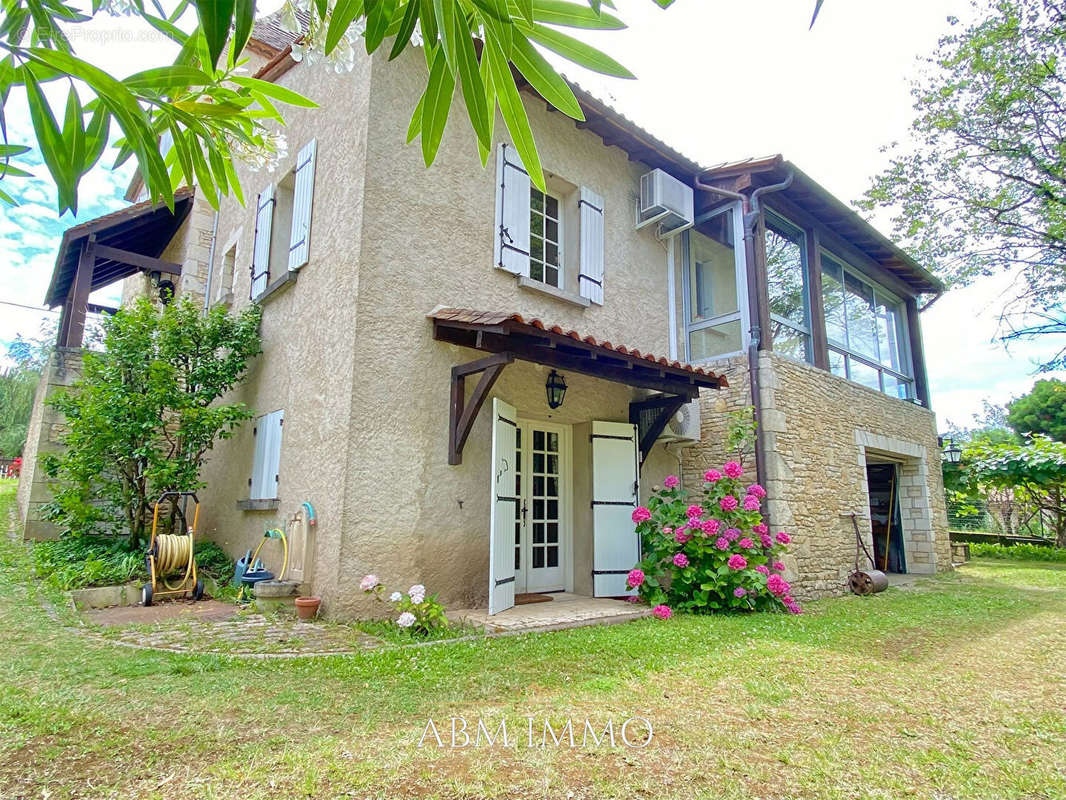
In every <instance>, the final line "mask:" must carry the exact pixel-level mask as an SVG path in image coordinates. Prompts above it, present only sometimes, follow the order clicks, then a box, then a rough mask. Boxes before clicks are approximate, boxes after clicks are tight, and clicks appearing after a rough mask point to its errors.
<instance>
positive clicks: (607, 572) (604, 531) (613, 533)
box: [592, 422, 640, 597]
mask: <svg viewBox="0 0 1066 800" xmlns="http://www.w3.org/2000/svg"><path fill="white" fill-rule="evenodd" d="M639 463H640V453H639V451H638V449H637V427H636V425H630V424H629V423H625V422H593V423H592V594H593V596H594V597H619V596H621V595H630V594H634V590H632V589H629V588H628V587H627V586H626V575H627V574H628V573H629V571H630V570H631V569H633V567H635V566H636V565H637V562H638V561H640V540H639V537H638V536H637V526H636V525H635V524H634V523H633V509H634V508H636V507H637V500H638V498H639V497H640V486H639V483H638V477H637V476H638V475H639V467H638V464H639Z"/></svg>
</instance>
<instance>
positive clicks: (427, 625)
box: [359, 575, 448, 636]
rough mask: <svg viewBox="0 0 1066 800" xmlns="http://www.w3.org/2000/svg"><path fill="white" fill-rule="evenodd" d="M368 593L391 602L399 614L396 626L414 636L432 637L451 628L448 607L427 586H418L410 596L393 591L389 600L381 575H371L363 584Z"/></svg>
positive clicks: (410, 591) (362, 587) (414, 587)
mask: <svg viewBox="0 0 1066 800" xmlns="http://www.w3.org/2000/svg"><path fill="white" fill-rule="evenodd" d="M359 588H361V589H362V590H363V591H364V592H365V593H366V594H369V595H373V597H374V599H375V600H377V601H378V602H380V603H385V602H388V603H391V604H392V605H393V610H394V612H396V613H398V616H397V617H396V620H395V624H396V626H397V627H398V628H400V629H401V630H405V631H408V632H409V633H410V634H411V635H413V636H430V635H432V634H434V633H436V632H438V631H441V630H444V629H445V628H447V627H448V618H447V617H446V616H445V615H444V606H443V605H441V604H440V602H439V601H438V600H437V595H435V594H430V595H427V594H426V587H425V586H423V585H422V584H420V583H416V584H415V585H414V586H412V587H411V588H410V589H408V590H407V593H406V594H405V593H403V592H393V593H392V594H390V595H389V597H388V600H385V599H384V598H383V595H384V594H385V584H383V583H382V582H381V581H379V580H378V577H377V575H367V576H366V577H364V578H363V580H362V581H360V582H359Z"/></svg>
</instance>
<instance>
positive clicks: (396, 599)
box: [389, 592, 403, 603]
mask: <svg viewBox="0 0 1066 800" xmlns="http://www.w3.org/2000/svg"><path fill="white" fill-rule="evenodd" d="M402 599H403V595H402V594H400V593H399V592H393V593H392V594H390V595H389V600H391V601H392V602H393V603H399V602H400V601H401V600H402Z"/></svg>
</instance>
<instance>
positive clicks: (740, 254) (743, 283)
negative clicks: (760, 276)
mask: <svg viewBox="0 0 1066 800" xmlns="http://www.w3.org/2000/svg"><path fill="white" fill-rule="evenodd" d="M730 213H731V214H732V215H733V268H734V269H735V270H736V285H737V310H736V311H730V312H729V313H727V314H719V315H718V316H716V317H710V318H708V319H701V320H699V321H697V322H693V320H692V314H693V308H692V288H693V287H692V243H691V234H692V232H693V231H695V232H696V233H699V232H700V231H699V226H700V225H703V224H705V223H707V222H710V221H711V220H712V219H714V218H715V217H717V216H720V215H722V214H730ZM704 235H706V234H704ZM677 244H678V250H679V251H680V257H679V261H680V263H681V296H682V313H683V314H684V317H685V360H686V361H687V362H688V363H690V364H694V363H707V362H711V361H717V360H718V359H722V358H730V357H732V356H735V355H738V354H740V353H743V352H745V351H746V350H747V347H748V344H749V343H750V341H751V317H750V308H749V303H748V271H747V270H748V268H747V259H746V258H745V255H744V219H743V209H742V207H741V205H740V203H732V204H729V205H725V206H722V207H721V208H717V209H714V211H712V212H710V213H709V214H706V215H704V216H703V217H701V218H700V219H699V220H697V222H696V225H694V226H693V227H692V228H690V229H688V230H686V231H684V232H682V233H681V234H680V235H679V237H678V240H677ZM737 320H739V321H740V349H739V350H732V351H730V352H728V353H720V354H719V355H714V356H710V357H708V358H702V359H698V360H697V359H695V358H693V357H692V334H693V333H696V332H698V331H701V330H704V329H706V328H715V327H718V326H720V325H725V324H727V323H729V322H736V321H737Z"/></svg>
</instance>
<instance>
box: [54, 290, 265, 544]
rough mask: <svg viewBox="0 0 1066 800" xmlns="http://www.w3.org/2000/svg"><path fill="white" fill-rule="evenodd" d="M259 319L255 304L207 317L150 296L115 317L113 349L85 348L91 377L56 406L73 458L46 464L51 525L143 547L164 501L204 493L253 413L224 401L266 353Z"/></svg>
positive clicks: (110, 325)
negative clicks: (207, 469)
mask: <svg viewBox="0 0 1066 800" xmlns="http://www.w3.org/2000/svg"><path fill="white" fill-rule="evenodd" d="M259 317H260V311H259V307H258V306H256V305H253V306H249V307H247V308H246V309H244V310H243V311H242V312H241V313H240V314H237V315H227V314H226V312H225V310H224V309H222V308H221V307H216V308H215V309H212V310H211V311H210V312H209V313H208V314H207V315H206V316H205V315H204V314H203V312H202V310H201V309H200V308H199V307H197V306H196V305H195V304H194V303H193V302H192V301H191V300H189V299H188V298H184V299H182V300H181V301H179V302H176V303H172V304H170V305H168V306H164V307H162V308H157V307H155V306H153V305H152V304H151V303H150V302H149V301H148V300H145V299H141V300H140V301H138V302H137V303H136V304H135V305H133V306H132V307H130V308H125V309H122V310H120V311H119V312H118V313H117V314H115V315H114V316H113V317H111V318H110V319H108V320H106V321H105V323H104V345H105V349H104V350H103V351H102V352H93V351H87V352H86V353H85V355H84V364H83V376H82V378H81V379H80V380H79V381H77V382H76V383H75V384H74V385H73V386H72V387H71V388H70V389H69V391H67V392H64V393H61V394H57V395H56V396H55V397H53V398H52V400H51V401H50V402H51V403H52V405H53V406H54V407H55V408H56V409H58V410H59V411H61V412H62V413H63V414H64V415H65V417H66V424H67V428H68V431H67V433H66V434H65V435H64V437H63V444H64V445H65V448H66V449H65V451H63V452H61V453H59V454H49V455H48V456H46V457H45V459H44V465H45V469H46V470H47V472H48V475H49V476H50V477H51V478H52V479H54V481H55V484H54V491H55V494H54V499H53V501H52V502H51V503H50V504H49V506H48V507H47V509H46V511H47V515H48V517H49V519H51V520H52V521H54V522H56V523H57V524H59V525H60V526H61V527H63V528H64V529H65V530H66V531H68V532H69V533H72V534H91V533H101V532H103V533H111V534H119V533H122V532H126V533H128V534H129V537H130V546H131V547H137V546H139V545H140V544H141V543H142V542H143V541H144V539H145V535H146V525H147V524H148V522H149V517H150V514H149V511H150V508H151V503H152V501H153V500H154V499H155V498H156V497H158V496H159V495H160V494H162V493H163V492H164V491H191V490H196V489H198V488H200V487H201V486H203V485H204V484H203V483H202V482H201V481H200V467H201V466H202V464H203V461H204V458H205V457H206V455H207V452H208V451H209V450H210V449H211V447H212V446H213V445H214V443H215V441H216V439H225V438H228V437H230V436H232V435H233V433H234V432H235V431H236V429H237V428H238V426H239V425H240V424H241V423H242V422H243V421H244V420H246V419H249V418H250V417H251V415H252V412H251V411H250V410H249V409H248V408H246V407H245V406H244V404H243V403H217V402H216V401H217V400H218V399H219V398H220V397H221V396H222V395H224V394H225V393H226V392H228V391H229V390H230V389H232V388H233V387H234V386H235V385H236V384H237V383H238V381H239V380H240V379H241V377H242V376H243V375H244V373H245V371H246V370H247V367H248V362H249V361H250V359H252V358H253V357H254V356H255V355H257V354H258V353H259Z"/></svg>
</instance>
